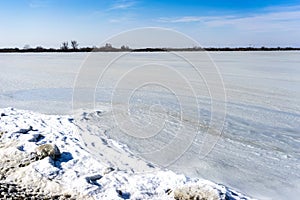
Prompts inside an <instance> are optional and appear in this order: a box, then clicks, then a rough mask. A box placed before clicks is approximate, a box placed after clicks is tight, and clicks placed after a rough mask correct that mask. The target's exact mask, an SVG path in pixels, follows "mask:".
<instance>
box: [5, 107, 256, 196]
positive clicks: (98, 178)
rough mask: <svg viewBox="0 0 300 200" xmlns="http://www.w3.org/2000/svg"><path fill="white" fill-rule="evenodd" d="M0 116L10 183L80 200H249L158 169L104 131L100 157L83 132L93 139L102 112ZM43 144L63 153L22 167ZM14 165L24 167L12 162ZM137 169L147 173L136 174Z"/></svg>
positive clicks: (10, 113)
mask: <svg viewBox="0 0 300 200" xmlns="http://www.w3.org/2000/svg"><path fill="white" fill-rule="evenodd" d="M99 112H100V111H99ZM0 113H1V119H0V132H1V137H0V157H1V162H0V166H1V170H2V171H1V173H3V171H5V174H1V175H4V176H5V178H4V181H5V182H12V183H16V184H21V185H22V186H23V187H31V188H39V190H40V191H43V192H44V193H46V194H53V195H55V194H66V193H67V194H71V195H72V197H74V198H77V199H88V198H91V199H93V198H94V199H174V197H175V198H176V199H180V198H184V197H188V196H190V197H193V196H195V197H196V196H197V195H199V197H201V198H207V199H250V198H248V197H246V196H244V195H242V194H240V193H238V192H236V191H234V190H231V189H228V188H226V187H225V186H223V185H219V184H215V183H213V182H210V181H207V180H202V179H191V178H188V177H186V176H184V175H179V174H175V173H174V172H172V171H169V170H162V169H160V168H159V167H156V166H153V165H151V164H150V163H147V162H146V161H144V160H142V159H140V158H138V157H135V156H134V155H133V154H132V153H131V152H130V151H129V150H128V148H127V147H126V146H124V145H122V144H119V143H118V142H116V141H113V140H112V139H110V138H108V137H107V136H106V135H105V134H104V133H98V137H99V138H100V139H101V140H102V144H100V146H101V147H100V148H101V152H99V153H100V154H101V156H100V159H95V157H93V156H92V154H91V153H90V152H89V151H88V149H87V148H86V147H85V145H84V143H83V142H82V141H81V137H80V136H79V134H78V133H79V132H80V131H78V129H81V130H85V131H91V132H90V133H89V134H90V135H93V134H94V130H88V129H86V127H85V125H84V124H85V123H84V122H85V121H86V120H88V119H87V118H88V117H92V116H93V115H97V113H82V115H80V116H81V120H79V122H78V123H76V122H74V118H73V117H71V116H60V115H44V114H39V113H34V112H30V111H24V110H17V109H13V108H6V109H0ZM78 119H80V118H78ZM80 121H81V122H80ZM44 144H51V145H56V146H57V147H58V149H59V151H60V155H59V156H58V157H55V158H51V157H45V158H43V159H40V160H32V161H30V162H27V164H25V165H20V163H22V162H23V163H24V160H26V159H27V160H30V159H29V158H30V157H32V156H33V155H34V154H35V153H36V151H37V150H36V149H37V148H38V147H39V146H42V145H44ZM98 158H99V157H98ZM18 161H19V163H18ZM14 162H16V163H18V164H19V165H17V164H16V165H15V166H13V165H12V164H10V163H14ZM9 165H10V167H8V166H9ZM136 165H138V166H139V170H140V169H141V168H143V169H144V170H145V171H144V172H139V173H137V172H135V166H136ZM2 181H3V178H2Z"/></svg>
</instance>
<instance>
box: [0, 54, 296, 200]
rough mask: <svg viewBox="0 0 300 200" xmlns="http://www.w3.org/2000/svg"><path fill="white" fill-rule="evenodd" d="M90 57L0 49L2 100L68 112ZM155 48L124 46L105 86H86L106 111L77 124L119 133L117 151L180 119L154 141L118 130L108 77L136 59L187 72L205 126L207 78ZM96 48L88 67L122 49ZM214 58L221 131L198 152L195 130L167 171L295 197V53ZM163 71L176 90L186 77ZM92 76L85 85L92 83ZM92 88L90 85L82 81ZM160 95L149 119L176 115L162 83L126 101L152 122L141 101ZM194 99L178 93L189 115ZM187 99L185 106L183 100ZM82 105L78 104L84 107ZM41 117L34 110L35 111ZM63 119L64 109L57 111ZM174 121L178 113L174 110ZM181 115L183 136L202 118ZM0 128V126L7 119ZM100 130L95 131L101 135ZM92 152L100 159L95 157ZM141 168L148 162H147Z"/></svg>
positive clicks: (134, 147)
mask: <svg viewBox="0 0 300 200" xmlns="http://www.w3.org/2000/svg"><path fill="white" fill-rule="evenodd" d="M181 54H182V55H184V57H185V58H186V59H188V60H191V61H193V62H195V63H198V64H201V65H203V66H204V68H203V70H205V66H206V65H205V64H206V63H205V61H206V60H203V57H202V56H203V55H202V54H201V53H198V52H189V53H187V52H186V53H181ZM87 55H88V54H85V53H70V54H55V53H54V54H51V53H43V54H0V70H1V73H0V107H1V108H5V107H14V108H20V109H26V110H31V111H37V112H40V113H47V114H63V115H65V114H72V92H73V86H74V82H75V79H76V75H77V72H78V71H79V68H80V65H81V64H82V62H83V61H84V59H85V58H86V56H87ZM161 55H163V54H156V53H136V54H130V55H129V56H128V57H126V60H125V61H124V60H122V62H120V63H119V64H120V65H119V66H118V63H116V65H115V66H114V67H116V68H114V69H113V68H111V69H113V70H111V71H109V73H108V76H107V77H106V78H107V80H109V81H108V82H107V81H106V82H104V83H103V85H102V86H103V87H99V86H101V84H102V83H101V82H100V85H97V86H98V87H97V88H96V90H95V88H92V89H93V90H92V91H93V92H95V96H94V98H95V100H96V102H95V104H94V105H93V106H94V107H93V109H94V110H102V111H103V113H102V114H101V115H97V113H94V114H93V115H92V116H90V117H89V119H90V120H88V121H85V123H83V124H81V126H83V127H85V128H84V129H83V130H94V131H92V132H94V133H95V132H99V133H101V134H102V133H103V135H105V136H103V137H109V138H107V139H109V141H111V142H112V143H114V142H113V141H118V142H119V143H121V144H123V145H124V146H122V145H121V146H122V148H121V149H127V150H128V149H130V151H127V150H126V151H127V152H132V153H131V154H135V155H136V154H139V153H142V152H143V151H144V150H145V149H146V150H151V149H156V148H158V147H161V146H163V145H164V144H166V143H167V142H168V141H170V139H171V136H172V135H174V133H175V131H176V128H178V127H177V126H176V125H178V121H172V119H170V118H169V119H168V124H167V128H168V129H167V130H166V131H165V132H163V134H161V135H159V136H160V137H157V138H156V139H157V140H156V142H155V140H154V142H151V143H149V144H147V143H141V141H140V140H132V137H126V135H124V134H121V132H120V130H119V129H118V126H116V124H115V123H114V121H113V120H112V119H113V118H112V116H113V114H112V111H111V108H110V104H109V103H110V97H111V92H112V87H113V86H114V84H113V83H115V82H117V81H118V78H116V77H120V75H122V74H123V72H124V71H126V69H129V68H130V67H131V66H141V65H142V64H144V63H145V62H146V63H149V62H151V61H153V60H154V61H157V62H158V63H159V64H162V65H168V66H171V67H175V68H176V69H177V70H179V71H180V72H181V73H182V74H183V75H185V76H187V77H189V79H188V80H189V81H190V82H191V84H192V85H193V86H195V88H196V95H197V100H198V102H199V108H198V111H199V115H200V122H201V123H200V124H201V127H203V130H204V131H205V127H206V125H207V122H208V121H209V118H210V116H211V110H210V106H211V102H210V96H209V93H208V92H207V88H206V87H205V85H204V84H203V80H202V79H201V78H199V77H198V76H197V75H196V74H194V73H193V71H192V70H189V69H190V68H186V65H185V64H186V63H183V62H180V61H178V60H176V59H174V57H172V56H167V57H165V56H164V57H161ZM97 56H99V57H98V60H97V62H95V63H96V64H95V63H92V62H91V63H90V65H91V70H92V71H91V74H95V73H99V71H101V70H103V68H104V67H105V64H106V63H107V62H108V61H109V60H111V59H113V58H115V57H116V56H118V54H116V53H105V54H102V53H99V54H98V55H97ZM210 56H211V57H212V59H213V60H214V62H215V63H216V64H217V65H218V67H219V69H220V73H221V75H222V78H223V80H224V84H225V91H226V94H227V102H226V103H227V108H226V118H225V123H224V130H223V133H222V136H221V137H220V138H219V140H218V142H217V144H216V145H215V147H214V148H213V150H212V151H211V152H210V154H209V155H208V156H207V157H205V158H204V159H200V158H199V148H200V147H201V141H203V140H202V139H203V138H202V137H203V135H201V134H198V135H197V137H196V138H195V140H194V141H193V143H192V145H191V147H190V148H189V149H188V150H187V151H186V152H185V154H184V156H183V157H181V159H178V160H177V162H175V163H173V164H172V165H170V166H169V167H168V169H170V170H172V171H174V172H176V173H184V174H185V175H188V176H189V177H199V178H204V179H207V180H211V181H214V182H217V183H222V184H223V185H226V186H228V187H231V188H235V189H236V190H238V191H242V192H243V193H246V194H248V195H250V196H253V197H255V198H260V199H298V196H300V175H299V171H300V164H299V163H300V152H299V146H300V139H299V132H300V126H299V124H300V65H299V63H300V52H299V51H296V52H212V53H210ZM161 74H162V76H164V78H166V79H168V78H169V81H170V82H171V83H172V85H173V86H174V87H175V89H178V90H182V86H183V85H180V84H179V83H177V82H176V81H174V79H173V77H168V73H164V72H163V71H162V72H161ZM146 75H149V76H151V74H149V73H147V74H144V75H143V74H142V73H141V74H139V76H136V77H135V79H140V80H142V79H143V77H145V76H146ZM110 78H111V79H110ZM114 78H115V79H116V80H115V79H114ZM88 81H89V80H88ZM88 81H87V82H84V83H89V82H88ZM96 81H97V80H96ZM89 86H90V87H92V86H95V85H87V87H89ZM120 89H121V90H120V91H123V90H124V91H126V89H130V88H128V87H126V85H122V87H120ZM122 89H123V90H122ZM120 99H121V100H122V98H120ZM157 99H161V101H160V102H159V103H160V105H163V107H164V108H165V110H160V108H155V109H157V111H158V112H151V113H150V114H153V115H152V116H151V117H152V119H156V120H157V121H160V120H161V119H163V118H161V117H162V116H161V115H159V113H160V112H161V111H168V112H169V113H171V115H170V116H175V117H176V116H177V115H176V114H178V106H177V104H176V98H174V95H172V94H171V93H168V91H167V90H164V89H162V90H161V91H160V90H158V89H157V88H155V87H152V88H147V87H144V88H143V89H142V90H137V91H136V93H135V95H133V99H132V102H131V103H132V105H133V106H132V110H131V111H132V112H131V114H132V116H133V120H135V121H137V122H140V123H141V124H143V123H145V122H147V121H149V115H148V113H145V112H144V110H145V109H144V108H145V107H149V105H153V104H155V103H158V101H157ZM191 99H192V98H191ZM191 99H190V98H189V97H186V98H184V104H185V105H187V110H188V111H190V112H188V114H191V116H193V115H192V114H194V113H193V111H195V110H197V109H194V110H193V108H194V107H193V106H192V101H191ZM77 103H78V104H76V105H77V106H78V108H80V105H81V104H80V102H77ZM221 103H222V102H221ZM189 105H191V107H188V106H189ZM85 106H86V105H84V104H83V107H85ZM121 106H122V105H121ZM102 108H104V109H102ZM151 108H152V107H151ZM155 109H154V111H155ZM104 111H105V112H104ZM16 112H17V111H16ZM83 112H86V114H88V113H90V111H82V110H81V111H78V116H79V118H78V119H79V121H80V119H81V118H80V116H81V114H83ZM25 113H27V112H25ZM76 113H77V111H76ZM80 113H81V114H80ZM114 114H116V113H114ZM117 114H122V113H121V112H120V113H117ZM42 116H43V115H42ZM39 117H40V116H37V119H39ZM73 117H74V116H73ZM75 117H76V116H75ZM187 117H190V116H189V115H188V116H187ZM67 118H68V117H62V119H67ZM76 119H77V118H76ZM173 119H174V120H176V118H173ZM54 121H55V120H54ZM66 121H67V120H66ZM75 121H78V120H75ZM186 121H187V124H188V125H190V127H191V129H189V131H190V132H188V131H187V132H185V134H188V133H194V131H193V130H195V126H196V125H199V124H198V123H194V121H195V119H194V118H192V117H190V118H188V120H186ZM1 123H2V119H1ZM22 123H23V122H22ZM55 123H58V121H56V122H55ZM55 123H54V124H55ZM66 123H67V124H68V123H69V122H66ZM37 124H39V123H37ZM70 124H72V123H70ZM172 124H173V125H172ZM168 125H169V126H168ZM170 125H172V126H170ZM19 126H21V125H19ZM48 127H49V126H48ZM1 128H2V129H5V126H4V127H2V126H1ZM21 128H26V127H21ZM27 128H28V127H27ZM34 128H35V127H34ZM201 131H202V130H200V133H201ZM64 134H65V133H64ZM49 137H50V136H49ZM51 137H52V136H51ZM53 137H54V136H53ZM61 137H63V136H61ZM96 138H98V139H99V137H98V136H96ZM78 139H79V138H78ZM110 139H111V140H110ZM53 141H54V139H53ZM30 144H31V143H30ZM97 144H98V143H97ZM99 144H101V143H99ZM114 144H116V143H114ZM88 145H89V148H88V149H89V150H90V151H91V152H90V153H95V152H97V151H98V149H99V148H101V147H102V146H100V147H97V148H95V151H93V145H91V144H88ZM112 146H114V145H112ZM123 147H124V148H123ZM24 148H25V146H24ZM26 148H27V147H26ZM26 148H25V149H26ZM28 148H29V147H28ZM105 149H106V150H105V151H106V152H107V151H108V153H107V154H103V155H111V154H112V155H116V157H117V155H118V154H114V153H112V152H115V151H109V150H107V148H105ZM32 150H33V149H32ZM62 151H66V152H71V150H64V149H63V150H62ZM85 151H87V150H85ZM116 152H117V151H116ZM122 152H123V151H122ZM71 154H72V156H73V157H74V158H75V156H76V152H75V153H72V152H71ZM122 154H123V153H122ZM129 154H130V153H128V154H124V155H129ZM88 155H89V156H90V154H88ZM140 155H141V154H140ZM100 157H101V155H100ZM128 157H129V158H130V157H131V156H125V157H124V159H125V160H126V159H127V158H128ZM93 158H99V155H95V156H93ZM143 158H144V159H145V157H143ZM102 159H104V160H105V161H104V162H103V163H106V162H107V163H109V160H114V159H110V158H109V157H105V156H104V157H102ZM72 160H75V159H72ZM72 160H71V161H70V162H63V163H62V165H63V164H66V165H67V163H68V164H69V163H72V162H73V161H72ZM132 161H133V162H131V163H135V161H136V159H133V160H132ZM148 161H149V160H148ZM150 161H151V160H150ZM39 162H40V161H39ZM141 162H142V161H141ZM110 165H118V166H119V167H120V168H122V167H123V169H124V170H126V171H128V168H126V166H127V165H126V164H120V163H118V164H116V163H110V164H108V166H110ZM143 166H144V165H142V164H141V166H139V167H138V169H139V170H142V169H144V168H143ZM147 166H148V165H146V166H145V167H146V169H147ZM106 167H107V166H106ZM146 171H148V169H147V170H146ZM150 171H152V172H153V169H152V168H151V169H150ZM103 180H104V179H103ZM174 184H175V183H174Z"/></svg>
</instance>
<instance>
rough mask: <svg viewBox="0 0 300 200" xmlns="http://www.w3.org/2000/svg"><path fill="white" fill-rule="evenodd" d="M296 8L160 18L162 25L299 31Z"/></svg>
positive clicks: (299, 13)
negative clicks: (236, 13)
mask: <svg viewBox="0 0 300 200" xmlns="http://www.w3.org/2000/svg"><path fill="white" fill-rule="evenodd" d="M297 8H299V7H298V6H297V7H285V8H282V9H281V10H279V8H268V10H269V12H265V13H258V14H253V15H249V16H229V15H224V16H183V17H178V18H160V19H159V20H158V21H159V22H164V23H192V22H198V23H202V24H204V25H207V26H210V27H222V26H230V27H234V28H238V29H244V30H252V31H273V30H274V31H275V30H281V31H282V30H285V31H289V30H290V31H291V30H298V31H300V23H299V22H300V10H299V9H297Z"/></svg>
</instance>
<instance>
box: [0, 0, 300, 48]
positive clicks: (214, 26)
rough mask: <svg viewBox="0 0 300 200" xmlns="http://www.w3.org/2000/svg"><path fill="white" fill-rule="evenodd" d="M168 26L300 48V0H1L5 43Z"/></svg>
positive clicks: (89, 38) (98, 38) (237, 41)
mask: <svg viewBox="0 0 300 200" xmlns="http://www.w3.org/2000/svg"><path fill="white" fill-rule="evenodd" d="M149 26H151V27H153V26H154V27H164V28H171V29H174V30H176V31H179V32H182V33H184V34H187V35H188V36H190V37H192V38H194V39H195V40H196V41H198V42H199V43H200V44H201V46H205V47H207V46H214V47H223V46H249V45H252V46H258V47H259V46H295V47H300V0H206V1H203V0H186V1H180V0H179V1H171V0H169V1H163V0H161V1H149V0H10V1H0V48H1V47H21V48H22V47H23V46H24V45H26V44H29V45H30V46H32V47H35V46H38V45H41V46H44V47H55V48H57V47H59V46H60V44H61V42H63V41H67V40H77V41H78V42H79V44H80V46H92V45H99V44H101V43H102V41H104V40H105V39H106V38H108V37H110V36H111V35H115V34H117V33H119V32H121V31H126V30H130V29H134V28H140V27H149Z"/></svg>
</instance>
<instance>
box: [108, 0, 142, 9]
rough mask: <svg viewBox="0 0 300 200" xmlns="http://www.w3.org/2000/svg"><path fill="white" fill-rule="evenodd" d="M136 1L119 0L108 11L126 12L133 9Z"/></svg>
mask: <svg viewBox="0 0 300 200" xmlns="http://www.w3.org/2000/svg"><path fill="white" fill-rule="evenodd" d="M135 4H136V1H132V0H117V1H115V3H114V4H113V5H112V6H111V7H110V8H109V9H108V10H124V9H128V8H131V7H133V6H134V5H135Z"/></svg>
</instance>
